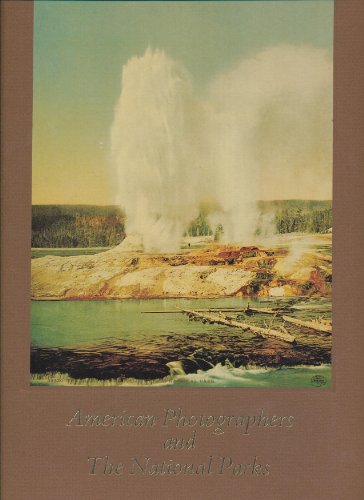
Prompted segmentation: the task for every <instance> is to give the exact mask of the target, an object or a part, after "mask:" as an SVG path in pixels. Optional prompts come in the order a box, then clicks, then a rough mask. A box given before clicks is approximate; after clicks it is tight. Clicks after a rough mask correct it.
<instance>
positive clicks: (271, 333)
mask: <svg viewBox="0 0 364 500" xmlns="http://www.w3.org/2000/svg"><path fill="white" fill-rule="evenodd" d="M182 311H183V312H184V313H186V314H188V315H192V316H194V317H196V318H197V319H201V320H204V319H205V320H207V321H208V322H210V323H218V324H220V325H226V326H232V327H235V328H240V329H242V330H250V331H251V332H253V333H255V334H256V335H259V336H260V337H264V338H274V339H278V340H283V341H284V342H289V343H292V342H295V338H294V337H293V335H290V334H289V333H283V332H278V331H277V330H271V329H270V328H261V327H259V326H255V325H249V324H248V323H241V322H240V321H235V320H232V319H228V318H226V316H224V315H223V314H221V315H212V314H203V313H200V312H197V311H193V310H191V309H182Z"/></svg>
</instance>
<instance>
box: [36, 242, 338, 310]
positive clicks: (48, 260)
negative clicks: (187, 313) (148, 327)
mask: <svg viewBox="0 0 364 500" xmlns="http://www.w3.org/2000/svg"><path fill="white" fill-rule="evenodd" d="M286 254H287V252H286ZM286 254H285V253H284V252H282V250H281V249H279V250H274V249H273V250H272V249H269V250H267V249H261V248H259V249H257V251H256V252H255V254H254V255H255V256H251V252H250V253H249V252H247V251H246V247H241V248H239V247H225V246H217V245H216V246H213V247H210V248H207V249H205V250H196V251H193V252H189V253H181V254H144V253H135V252H133V253H127V252H124V251H121V249H120V247H116V248H114V249H112V250H109V251H107V252H103V253H99V254H96V255H82V256H73V257H54V256H49V257H43V258H40V259H34V260H33V261H32V298H33V299H35V300H72V299H74V300H76V299H91V300H92V299H126V298H141V299H148V298H173V297H186V298H188V297H206V298H208V297H211V298H212V297H226V296H234V295H259V296H268V295H269V294H270V290H271V289H274V287H279V288H281V289H282V290H283V291H284V292H283V295H326V296H327V295H329V294H330V290H331V262H330V260H329V259H328V258H327V256H326V255H324V254H317V253H306V254H305V255H304V256H302V258H301V259H302V263H301V264H300V262H301V261H300V260H297V261H296V262H295V265H294V268H293V270H292V272H288V273H287V274H285V275H284V274H280V273H279V272H277V271H276V269H275V268H276V267H277V265H276V264H277V262H279V261H280V260H283V259H285V258H286ZM232 255H233V256H234V258H232ZM300 265H302V267H304V268H305V272H304V273H302V276H300V275H299V273H298V269H299V267H300ZM278 268H279V266H278ZM297 276H299V277H300V279H297Z"/></svg>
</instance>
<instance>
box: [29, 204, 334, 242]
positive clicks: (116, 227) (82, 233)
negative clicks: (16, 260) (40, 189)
mask: <svg viewBox="0 0 364 500" xmlns="http://www.w3.org/2000/svg"><path fill="white" fill-rule="evenodd" d="M259 210H260V211H261V213H262V214H263V215H264V214H267V215H268V219H269V218H270V220H271V224H272V226H273V229H274V230H275V231H276V232H278V233H292V232H304V233H326V232H327V231H328V230H329V229H330V228H331V227H332V203H331V201H309V200H307V201H306V200H288V201H264V202H263V201H261V202H259ZM207 214H208V210H206V209H204V210H203V211H202V212H201V214H200V215H199V216H198V217H197V218H196V219H195V220H193V221H192V222H191V223H190V224H189V226H188V228H187V229H186V232H185V235H188V236H208V235H213V234H214V233H213V230H212V228H211V227H210V226H209V224H208V219H207V218H208V215H207ZM124 222H125V218H124V214H123V212H122V210H121V209H120V208H118V207H115V206H92V205H33V208H32V247H33V248H76V247H79V248H82V247H96V246H97V247H107V246H114V245H118V244H119V243H120V242H121V241H122V240H123V239H124V238H125V226H124ZM222 232H223V227H222V226H221V225H220V226H219V227H218V228H217V230H215V234H214V236H215V239H219V235H220V234H221V233H222Z"/></svg>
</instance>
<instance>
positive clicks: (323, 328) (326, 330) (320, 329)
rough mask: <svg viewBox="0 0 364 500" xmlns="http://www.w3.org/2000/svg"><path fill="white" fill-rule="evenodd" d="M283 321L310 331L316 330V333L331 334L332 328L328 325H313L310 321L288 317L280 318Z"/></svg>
mask: <svg viewBox="0 0 364 500" xmlns="http://www.w3.org/2000/svg"><path fill="white" fill-rule="evenodd" d="M282 319H284V321H287V322H288V323H292V324H293V325H298V326H304V327H305V328H310V329H311V330H316V331H317V332H321V333H326V334H332V327H331V326H330V325H321V324H319V323H318V322H317V323H316V322H315V323H314V322H312V321H302V320H300V319H296V318H291V317H290V316H282Z"/></svg>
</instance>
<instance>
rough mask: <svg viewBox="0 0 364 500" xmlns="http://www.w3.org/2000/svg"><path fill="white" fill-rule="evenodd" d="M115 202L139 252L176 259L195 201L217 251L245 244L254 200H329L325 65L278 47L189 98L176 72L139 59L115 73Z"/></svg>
mask: <svg viewBox="0 0 364 500" xmlns="http://www.w3.org/2000/svg"><path fill="white" fill-rule="evenodd" d="M112 154H113V162H114V165H115V167H116V169H117V173H118V202H119V203H120V204H121V205H122V206H123V207H124V208H125V211H126V215H127V233H128V234H131V233H137V234H139V235H140V236H141V237H142V239H143V244H144V247H145V249H146V250H155V249H157V250H164V251H166V250H176V249H177V248H178V247H179V242H180V238H181V236H182V234H183V231H184V229H185V228H186V226H187V224H188V223H189V222H190V221H191V219H192V218H193V217H194V216H195V215H197V213H198V210H199V206H200V203H201V202H202V201H203V200H204V199H210V200H214V202H215V206H219V211H218V213H214V214H211V216H210V220H211V222H212V223H216V224H217V223H222V224H223V226H224V237H225V240H226V241H228V242H241V243H249V242H253V240H254V238H255V236H254V234H255V230H256V227H257V224H258V222H259V220H260V222H261V220H262V219H261V217H260V214H259V210H258V207H257V200H259V199H294V198H296V199H302V198H306V199H325V198H331V184H332V175H331V174H332V62H331V59H330V58H329V57H328V55H327V53H326V52H325V51H324V50H322V49H316V48H313V47H306V46H303V47H297V46H278V47H273V48H268V49H266V50H264V51H262V52H260V53H258V54H257V55H256V56H255V57H252V58H249V59H243V60H242V61H241V62H239V63H238V64H237V65H236V66H235V67H233V68H232V69H231V70H229V71H226V72H225V73H224V74H221V75H219V76H218V77H217V78H215V80H214V81H213V82H212V83H211V85H210V86H209V90H208V92H207V93H206V97H205V99H204V101H203V102H202V100H201V99H199V100H198V99H196V98H194V97H193V93H192V88H191V80H190V77H189V75H188V73H187V71H186V70H185V69H184V68H183V67H182V66H181V65H180V64H177V63H176V62H174V61H172V60H171V59H169V58H168V57H167V56H166V55H165V54H164V52H162V51H159V50H151V49H148V50H147V51H146V53H145V54H144V55H143V56H142V57H139V58H133V59H131V60H130V61H129V62H128V64H127V65H126V66H125V67H124V68H123V76H122V92H121V96H120V99H119V102H118V104H117V107H116V111H115V120H114V124H113V127H112Z"/></svg>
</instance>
